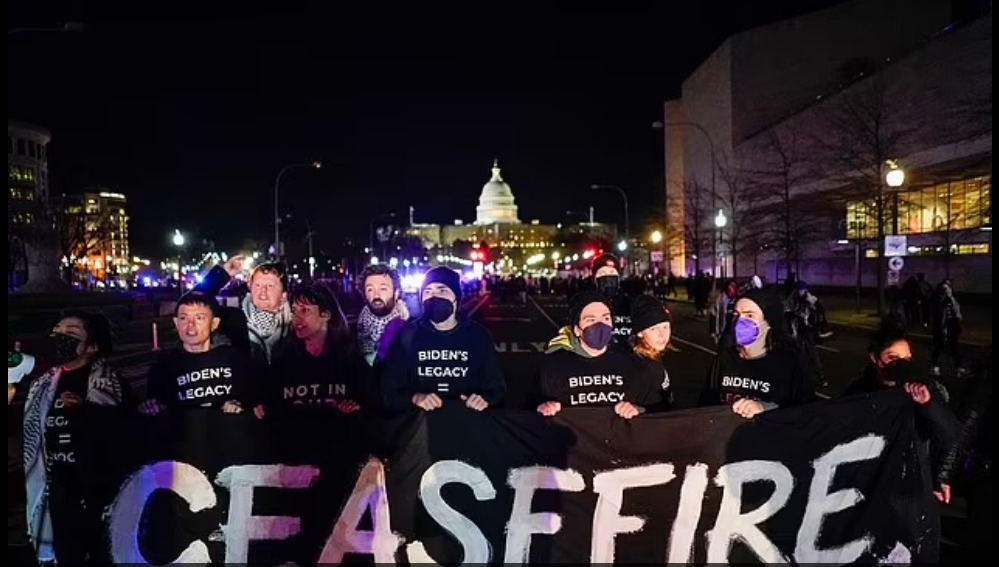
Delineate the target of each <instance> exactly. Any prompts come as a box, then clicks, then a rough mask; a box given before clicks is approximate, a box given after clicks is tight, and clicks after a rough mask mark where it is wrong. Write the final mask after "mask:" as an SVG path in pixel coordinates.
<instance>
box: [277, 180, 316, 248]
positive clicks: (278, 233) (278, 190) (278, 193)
mask: <svg viewBox="0 0 999 567" xmlns="http://www.w3.org/2000/svg"><path fill="white" fill-rule="evenodd" d="M306 167H311V168H312V169H321V168H322V167H323V162H321V161H314V162H312V163H293V164H291V165H286V166H284V167H283V168H281V171H279V172H278V174H277V179H275V180H274V259H275V260H277V261H280V260H281V209H280V208H279V206H278V205H279V200H278V198H279V195H280V193H281V178H282V177H284V174H285V173H287V172H289V171H291V170H292V169H299V168H306Z"/></svg>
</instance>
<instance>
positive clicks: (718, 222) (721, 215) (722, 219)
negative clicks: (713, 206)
mask: <svg viewBox="0 0 999 567" xmlns="http://www.w3.org/2000/svg"><path fill="white" fill-rule="evenodd" d="M726 224H728V218H727V217H726V216H725V211H723V210H721V209H718V214H717V215H715V228H717V229H718V230H717V231H716V233H715V249H714V255H715V266H716V267H717V266H718V243H719V241H720V240H721V232H722V229H723V228H725V225H726ZM721 272H722V277H725V262H722V263H721ZM715 276H716V277H717V276H718V274H715Z"/></svg>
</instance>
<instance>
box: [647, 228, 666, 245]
mask: <svg viewBox="0 0 999 567" xmlns="http://www.w3.org/2000/svg"><path fill="white" fill-rule="evenodd" d="M649 240H651V241H652V243H653V244H659V243H660V242H662V241H663V233H661V232H659V231H658V230H653V231H652V234H651V235H649Z"/></svg>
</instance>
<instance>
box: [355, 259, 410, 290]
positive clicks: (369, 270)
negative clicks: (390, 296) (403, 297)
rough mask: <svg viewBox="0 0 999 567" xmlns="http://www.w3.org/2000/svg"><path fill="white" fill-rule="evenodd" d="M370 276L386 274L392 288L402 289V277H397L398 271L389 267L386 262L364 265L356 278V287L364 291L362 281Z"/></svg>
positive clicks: (365, 280)
mask: <svg viewBox="0 0 999 567" xmlns="http://www.w3.org/2000/svg"><path fill="white" fill-rule="evenodd" d="M371 276H388V277H389V279H390V280H392V290H393V291H399V290H401V289H402V279H401V278H399V272H397V271H396V270H394V269H393V268H391V267H389V266H388V265H386V264H371V265H369V266H366V267H365V268H364V270H362V271H361V275H360V276H358V278H357V287H358V288H359V289H360V290H361V292H364V283H365V282H367V281H368V278H370V277H371Z"/></svg>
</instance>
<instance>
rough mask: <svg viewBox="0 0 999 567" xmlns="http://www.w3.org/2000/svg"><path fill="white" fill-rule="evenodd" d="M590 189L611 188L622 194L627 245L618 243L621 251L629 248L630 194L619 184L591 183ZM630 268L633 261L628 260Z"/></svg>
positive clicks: (629, 268)
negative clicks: (622, 245)
mask: <svg viewBox="0 0 999 567" xmlns="http://www.w3.org/2000/svg"><path fill="white" fill-rule="evenodd" d="M590 189H593V190H598V189H609V190H611V191H616V192H617V194H618V195H620V196H621V201H622V202H623V203H624V242H625V246H624V247H623V248H622V247H621V245H620V243H618V249H619V250H620V251H621V252H624V251H625V250H627V249H628V246H627V242H628V240H629V239H630V238H631V221H630V220H629V219H630V217H631V215H630V214H629V212H628V194H627V193H625V192H624V189H621V188H620V187H618V186H617V185H591V186H590ZM626 256H627V255H626ZM628 270H629V271H630V270H631V262H628Z"/></svg>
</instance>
